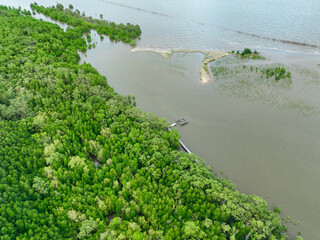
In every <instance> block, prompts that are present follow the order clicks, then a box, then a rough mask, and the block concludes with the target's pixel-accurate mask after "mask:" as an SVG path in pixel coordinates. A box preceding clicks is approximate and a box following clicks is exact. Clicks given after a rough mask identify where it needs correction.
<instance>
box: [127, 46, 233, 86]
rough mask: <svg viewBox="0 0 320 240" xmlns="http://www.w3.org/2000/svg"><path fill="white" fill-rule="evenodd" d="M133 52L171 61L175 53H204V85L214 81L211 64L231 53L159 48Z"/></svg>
mask: <svg viewBox="0 0 320 240" xmlns="http://www.w3.org/2000/svg"><path fill="white" fill-rule="evenodd" d="M131 51H132V52H153V53H158V54H160V55H161V56H162V57H164V58H167V59H170V58H171V55H172V54H173V53H195V52H198V53H202V54H203V55H204V59H203V60H202V63H201V67H200V70H199V72H200V82H201V83H203V84H206V83H209V82H211V81H212V73H211V70H210V67H209V63H210V62H212V61H214V60H216V59H219V58H223V57H225V56H228V55H229V53H227V52H221V51H210V50H193V49H157V48H133V49H132V50H131Z"/></svg>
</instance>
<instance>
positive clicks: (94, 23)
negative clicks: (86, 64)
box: [30, 3, 141, 46]
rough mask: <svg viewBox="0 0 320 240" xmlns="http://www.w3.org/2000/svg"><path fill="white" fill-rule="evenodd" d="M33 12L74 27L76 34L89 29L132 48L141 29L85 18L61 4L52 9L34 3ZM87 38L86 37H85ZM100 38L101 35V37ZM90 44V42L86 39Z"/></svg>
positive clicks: (137, 26) (129, 25)
mask: <svg viewBox="0 0 320 240" xmlns="http://www.w3.org/2000/svg"><path fill="white" fill-rule="evenodd" d="M30 7H31V9H32V10H33V11H37V12H38V13H42V14H44V15H45V16H49V17H50V18H51V19H54V20H58V21H60V22H63V23H67V24H68V25H70V26H72V27H74V30H75V31H76V32H77V33H82V34H84V33H88V32H90V30H91V29H95V30H97V32H98V33H99V34H106V35H108V36H109V37H110V39H111V40H116V41H120V40H121V41H123V42H125V43H130V45H132V46H134V45H135V44H136V41H135V39H136V38H137V37H139V36H140V34H141V29H140V26H139V25H132V24H130V23H127V25H124V24H122V23H121V24H115V23H114V22H109V21H107V20H98V19H93V18H92V17H86V16H85V13H82V14H81V13H80V11H79V10H77V9H76V10H75V11H73V6H72V5H69V9H65V8H64V6H63V5H62V4H59V3H58V4H57V5H56V6H52V7H47V8H45V7H43V6H38V5H37V4H36V3H34V4H31V5H30ZM87 36H88V35H87ZM89 36H90V35H89ZM101 36H102V35H101ZM88 41H89V42H90V40H89V39H88Z"/></svg>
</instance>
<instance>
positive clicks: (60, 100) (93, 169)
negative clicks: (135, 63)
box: [0, 6, 285, 240]
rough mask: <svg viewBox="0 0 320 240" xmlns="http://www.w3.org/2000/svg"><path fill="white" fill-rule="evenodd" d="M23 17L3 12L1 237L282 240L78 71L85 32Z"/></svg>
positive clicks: (156, 126) (245, 200)
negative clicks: (78, 51) (64, 29)
mask: <svg viewBox="0 0 320 240" xmlns="http://www.w3.org/2000/svg"><path fill="white" fill-rule="evenodd" d="M50 12H51V10H50ZM52 12H54V11H53V10H52ZM59 12H61V13H64V12H63V11H59ZM27 15H29V14H28V13H27V12H24V13H23V12H21V11H20V9H11V8H7V7H4V6H0V63H1V67H0V228H1V229H0V231H1V239H67V238H70V239H76V238H79V239H89V238H90V239H99V238H101V239H220V240H223V239H284V238H285V237H284V234H283V230H284V227H283V226H282V224H281V221H280V219H279V216H278V215H277V214H276V213H274V212H271V211H268V208H267V204H266V202H265V201H264V200H263V199H261V198H259V197H257V196H254V195H250V196H246V195H244V194H240V193H239V192H238V191H237V190H236V189H235V186H234V185H233V184H232V183H231V182H230V181H228V180H225V179H220V178H217V177H215V176H214V175H213V174H212V172H211V171H210V169H209V168H208V167H206V166H205V165H204V163H203V160H201V159H199V158H198V157H196V156H195V155H192V154H191V155H189V154H186V153H182V152H180V151H177V150H176V149H177V147H178V146H179V145H178V141H177V140H178V138H179V136H178V134H177V132H176V131H173V132H169V131H168V130H167V124H168V123H167V122H166V121H165V120H163V119H159V118H157V117H155V116H153V115H152V114H147V113H144V112H142V111H141V110H140V109H138V108H136V107H134V106H133V105H132V104H130V103H129V101H128V98H127V97H122V96H120V95H118V94H117V93H115V92H114V91H113V89H112V88H110V87H109V86H108V85H107V82H106V78H105V77H104V76H101V75H100V74H99V73H98V72H97V71H96V70H95V69H94V68H93V67H92V66H90V65H89V64H86V63H84V64H81V65H79V64H78V60H79V55H78V54H77V50H81V49H84V48H85V47H86V43H85V41H84V39H83V37H82V32H80V33H79V32H78V31H77V30H76V28H75V29H71V28H70V29H67V31H66V32H64V31H63V30H62V29H60V28H59V27H58V26H57V25H55V24H52V23H48V22H44V21H41V20H36V19H34V18H32V17H31V16H27ZM88 26H90V27H91V25H88ZM130 102H131V99H130Z"/></svg>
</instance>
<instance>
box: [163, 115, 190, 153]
mask: <svg viewBox="0 0 320 240" xmlns="http://www.w3.org/2000/svg"><path fill="white" fill-rule="evenodd" d="M180 119H183V120H184V121H185V122H184V123H183V125H185V124H187V123H188V121H187V120H185V119H184V118H179V119H178V120H177V123H179V122H178V121H179V120H180ZM179 124H180V123H179ZM176 125H177V124H176V123H175V122H174V123H172V124H171V125H170V126H169V127H168V130H169V131H170V132H172V129H171V128H172V127H175V126H176ZM180 125H181V124H180ZM179 143H180V145H181V147H182V148H183V150H185V151H186V152H187V153H192V152H191V151H190V149H189V148H188V147H187V146H186V145H185V144H184V143H183V142H182V141H181V139H179Z"/></svg>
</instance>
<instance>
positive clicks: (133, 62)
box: [0, 0, 320, 240]
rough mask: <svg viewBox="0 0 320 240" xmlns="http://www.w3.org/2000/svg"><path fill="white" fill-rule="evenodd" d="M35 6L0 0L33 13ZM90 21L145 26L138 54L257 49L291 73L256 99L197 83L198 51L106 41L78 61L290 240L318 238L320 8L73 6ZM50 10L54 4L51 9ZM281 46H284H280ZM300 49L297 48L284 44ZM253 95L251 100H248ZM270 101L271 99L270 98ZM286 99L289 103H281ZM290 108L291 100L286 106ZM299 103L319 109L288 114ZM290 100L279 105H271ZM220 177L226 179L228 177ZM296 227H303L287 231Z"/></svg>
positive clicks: (269, 0) (165, 1)
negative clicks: (172, 126)
mask: <svg viewBox="0 0 320 240" xmlns="http://www.w3.org/2000/svg"><path fill="white" fill-rule="evenodd" d="M31 2H33V1H25V0H24V1H22V0H18V1H14V2H12V1H2V0H0V4H10V5H15V6H19V5H20V6H22V7H24V8H28V6H29V4H30V3H31ZM60 2H61V3H63V4H64V5H65V6H67V5H68V4H69V3H71V4H73V6H74V8H76V9H79V10H80V11H81V12H83V11H85V13H86V15H91V16H93V17H96V18H99V15H100V14H103V16H104V18H106V19H108V20H112V21H114V22H116V23H120V22H123V23H127V22H130V23H134V24H139V25H140V26H141V29H142V32H143V34H142V36H141V40H139V41H138V47H141V48H160V49H166V48H170V49H171V48H182V49H205V50H208V49H210V50H225V51H231V50H242V49H243V48H244V47H249V48H251V49H257V50H258V51H260V52H262V54H263V55H264V56H266V57H267V60H266V63H280V64H285V65H286V66H288V68H290V69H292V71H293V75H294V77H293V79H292V81H293V84H292V87H291V88H289V89H285V90H281V91H278V92H277V95H272V97H274V99H269V100H270V102H268V99H267V100H266V101H259V100H257V99H255V100H253V101H251V100H250V99H248V98H246V97H244V96H241V95H237V94H233V93H232V92H230V91H228V90H227V91H224V90H223V89H221V88H220V87H219V85H218V84H217V83H216V82H215V81H213V82H212V83H210V84H208V85H202V84H201V83H200V82H199V68H200V65H201V61H202V59H203V55H201V54H200V53H192V54H191V53H190V54H183V53H177V54H174V55H172V57H171V59H165V58H163V57H162V56H160V55H158V54H156V53H147V52H131V47H130V46H128V45H125V44H123V43H114V42H110V41H109V40H107V39H105V40H104V41H103V42H100V40H97V42H98V44H97V47H96V48H95V49H92V50H90V51H88V52H87V54H86V56H82V61H87V62H90V63H91V64H92V65H93V66H94V67H95V68H97V69H98V71H99V72H100V73H101V74H103V75H106V76H107V78H108V83H109V85H111V86H112V87H113V88H114V89H115V90H116V91H117V92H119V93H120V94H124V95H127V94H130V95H134V96H135V97H136V99H137V105H138V107H140V108H141V109H143V110H145V111H148V112H154V113H155V114H156V115H158V116H159V117H165V118H167V119H168V120H169V121H171V122H173V121H174V120H176V119H177V118H179V117H181V116H182V117H185V118H186V119H188V120H189V124H188V125H186V126H184V127H178V131H179V133H180V135H181V136H182V139H183V141H184V143H185V144H186V145H187V146H188V147H189V148H190V150H191V151H192V152H194V153H195V154H197V155H199V156H200V157H202V158H204V159H205V161H206V162H207V164H209V165H210V166H212V167H213V168H214V169H215V170H216V171H217V172H218V173H219V174H220V176H222V177H226V176H227V177H228V178H229V179H231V181H232V182H233V183H235V184H236V185H237V188H238V190H239V191H240V192H244V193H247V194H256V195H258V196H261V197H263V198H264V199H266V200H267V202H268V205H269V206H270V208H273V207H274V206H276V205H277V206H279V207H280V208H281V216H282V217H287V216H290V217H291V218H290V221H289V222H288V223H285V221H284V223H285V225H286V226H288V228H289V231H288V233H287V234H288V236H289V238H290V239H292V238H293V236H295V235H296V234H297V233H298V231H301V232H302V235H303V237H304V239H307V240H308V239H310V240H313V239H319V238H320V227H319V222H320V205H319V200H320V175H319V170H320V114H319V112H320V111H319V110H320V98H319V97H320V87H319V81H320V79H318V78H317V76H319V75H317V74H320V68H319V67H318V64H319V63H320V55H319V54H320V47H319V46H320V27H319V22H320V4H319V1H318V0H310V1H303V0H291V1H288V0H281V1H275V0H265V1H253V0H241V1H240V0H229V1H224V0H210V1H208V0H199V1H191V0H177V1H169V0H158V1H150V0H149V1H147V0H135V1H129V0H121V1H115V0H114V1H106V0H92V1H90V2H89V1H85V0H77V1H76V0H70V1H60ZM43 4H45V5H53V4H56V1H51V0H50V1H46V3H43ZM283 40H284V41H283ZM288 42H295V44H288ZM252 93H253V92H251V93H249V94H252ZM270 96H271V95H270ZM283 96H284V97H283ZM284 100H285V101H287V102H285V101H284ZM300 100H301V101H303V102H304V103H306V104H309V105H310V106H311V107H312V109H313V110H314V111H312V112H310V114H303V113H301V112H300V111H297V109H296V108H290V107H288V108H286V107H285V106H286V105H288V104H287V103H288V102H289V103H290V102H297V101H300ZM281 101H284V102H283V104H282V105H281V104H274V102H276V103H277V102H280V103H282V102H281ZM222 171H223V174H222ZM291 220H293V221H294V222H296V221H299V222H300V224H298V225H294V223H291Z"/></svg>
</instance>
